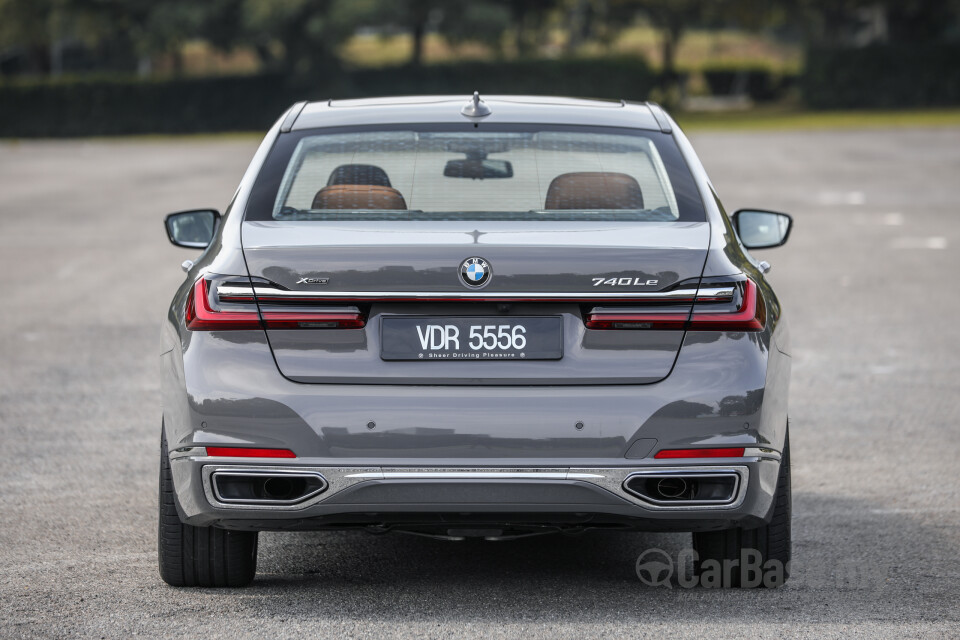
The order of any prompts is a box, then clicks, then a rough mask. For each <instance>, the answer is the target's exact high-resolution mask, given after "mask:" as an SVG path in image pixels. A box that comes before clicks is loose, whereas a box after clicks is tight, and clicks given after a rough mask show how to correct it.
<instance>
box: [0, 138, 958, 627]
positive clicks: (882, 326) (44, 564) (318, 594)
mask: <svg viewBox="0 0 960 640" xmlns="http://www.w3.org/2000/svg"><path fill="white" fill-rule="evenodd" d="M691 137H692V138H693V142H694V145H695V146H696V147H697V149H698V150H699V152H700V153H701V156H702V159H703V161H704V164H705V165H706V167H707V170H708V171H709V172H710V174H711V176H712V178H713V179H714V182H715V184H716V186H717V189H718V190H719V192H720V195H721V197H722V198H723V199H724V204H725V205H726V207H727V209H728V211H730V212H732V211H734V210H735V209H737V208H740V207H761V208H769V209H777V210H783V211H787V212H789V213H792V214H794V216H795V220H796V228H795V231H794V233H793V234H792V236H791V239H790V242H789V243H788V245H787V246H786V247H783V248H780V249H776V250H773V251H768V252H764V253H762V254H758V255H759V256H760V257H762V258H763V259H765V260H768V261H769V262H771V263H772V265H773V271H772V273H771V276H770V277H771V280H772V282H773V284H774V286H775V287H776V288H777V291H778V293H779V294H780V296H781V298H782V301H783V303H784V305H785V309H786V313H787V317H788V319H789V322H790V326H791V330H792V340H793V351H794V369H793V388H792V395H791V402H790V405H791V425H792V429H791V445H792V447H791V449H792V456H793V463H794V478H793V482H794V514H795V515H794V557H795V561H794V566H793V577H792V578H791V580H790V582H789V583H788V584H787V585H786V586H785V587H783V588H781V589H778V590H772V591H745V592H736V591H719V590H707V589H683V588H680V587H679V586H677V585H676V584H674V585H673V588H667V587H650V586H646V585H644V584H643V583H641V582H640V580H638V578H637V576H636V573H635V570H634V565H635V562H636V559H637V557H638V556H639V555H640V554H641V553H642V552H643V551H645V550H647V549H651V548H659V549H663V550H664V551H666V552H667V553H668V554H670V555H672V556H674V557H676V555H677V554H678V553H679V552H681V551H682V550H683V549H684V548H685V547H687V546H688V545H689V538H688V536H686V535H682V534H669V535H668V534H623V533H617V534H595V535H594V534H589V535H584V536H581V537H576V538H573V537H542V538H534V539H528V540H518V541H513V542H467V543H449V542H441V541H435V540H429V539H423V538H416V537H410V536H402V535H389V536H381V537H374V536H372V535H368V534H364V533H300V534H297V533H294V534H289V533H288V534H281V533H267V534H262V537H261V547H260V555H259V558H260V564H259V571H258V575H257V580H256V582H255V583H254V584H253V586H251V587H249V588H246V589H238V590H205V589H174V588H171V587H168V586H167V585H165V584H163V583H162V582H161V581H160V579H159V577H158V574H157V567H156V494H157V488H156V481H157V461H158V439H159V430H160V398H159V389H158V357H157V356H158V352H159V348H158V345H159V340H158V335H159V324H160V320H161V317H162V316H163V314H164V311H165V307H166V305H167V303H168V300H169V297H170V296H171V294H172V292H173V290H174V288H175V287H176V285H177V284H178V283H179V281H180V280H181V278H182V275H183V274H182V273H181V271H180V269H179V263H180V262H181V261H182V260H184V259H186V258H189V257H192V255H193V254H192V253H191V252H189V251H185V250H181V249H176V248H174V247H171V246H170V245H169V244H168V243H167V240H166V238H165V235H164V232H163V229H162V227H161V220H162V217H163V214H165V213H167V212H170V211H176V210H180V209H187V208H194V207H204V206H214V207H218V208H223V207H224V206H225V204H226V203H227V201H228V200H229V198H230V196H231V194H232V193H233V190H234V189H235V187H236V184H237V183H238V182H239V179H240V176H241V174H242V172H243V170H244V168H245V165H246V163H247V162H248V160H249V158H250V156H251V155H252V153H253V151H254V149H255V147H256V141H254V140H252V139H247V138H230V137H209V138H178V139H169V140H164V139H156V140H145V139H138V140H117V141H103V140H97V141H34V142H0V273H2V278H0V327H2V331H0V567H2V571H0V637H4V638H7V637H11V638H18V637H110V638H112V637H129V636H132V635H143V636H152V637H156V636H169V637H173V636H203V637H207V638H215V637H241V636H248V637H291V638H294V637H304V636H318V637H320V636H322V637H338V638H354V637H370V636H372V637H385V636H395V637H401V638H407V637H409V638H450V637H470V636H479V637H519V636H522V637H525V638H559V637H577V638H582V637H641V638H642V637H650V638H673V637H691V638H701V637H710V636H735V637H754V636H767V635H769V636H796V637H812V638H823V637H844V638H847V637H857V636H862V637H868V638H883V637H889V638H899V637H903V636H911V637H948V636H960V607H958V604H957V603H958V602H960V492H958V488H957V487H958V482H957V480H958V475H960V474H958V459H960V429H958V415H960V346H958V343H960V331H958V329H957V324H956V319H957V318H958V317H960V296H958V295H956V294H957V293H958V288H957V284H956V279H957V276H958V274H960V258H958V255H960V253H958V249H960V204H958V203H960V129H956V128H944V129H935V128H930V129H922V128H918V129H898V130H861V131H803V132H752V133H746V132H730V133H719V132H717V133H708V132H702V133H696V134H695V135H693V136H691Z"/></svg>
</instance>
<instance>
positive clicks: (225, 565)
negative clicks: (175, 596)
mask: <svg viewBox="0 0 960 640" xmlns="http://www.w3.org/2000/svg"><path fill="white" fill-rule="evenodd" d="M157 538H158V540H157V555H158V557H159V561H160V577H161V578H163V581H164V582H166V583H167V584H170V585H173V586H175V587H243V586H246V585H248V584H250V583H251V582H253V577H254V575H255V574H256V572H257V532H256V531H226V530H224V529H215V528H214V527H194V526H191V525H189V524H184V523H182V522H181V521H180V516H179V515H178V514H177V506H176V504H175V503H174V496H173V478H172V477H171V473H170V459H169V457H168V456H167V437H166V433H163V434H162V435H161V440H160V522H159V527H158V534H157Z"/></svg>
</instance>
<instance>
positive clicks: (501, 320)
mask: <svg viewBox="0 0 960 640" xmlns="http://www.w3.org/2000/svg"><path fill="white" fill-rule="evenodd" d="M504 326H505V327H507V329H506V331H505V332H504V331H501V329H500V328H501V327H504ZM437 327H439V329H437ZM448 327H455V328H456V332H453V331H452V330H451V329H448ZM474 327H479V334H480V335H479V336H477V335H475V334H474V335H471V330H472V329H473V328H474ZM487 327H493V330H492V331H490V330H489V329H487ZM515 327H522V331H521V330H517V329H515ZM491 337H492V338H494V340H495V344H494V346H493V347H488V345H489V344H490V342H491V340H490V338H491ZM521 337H522V340H520V339H518V338H521ZM478 338H479V343H480V347H479V348H473V347H472V346H471V345H476V344H478ZM508 343H509V345H508V346H507V347H503V346H502V345H504V344H508ZM521 344H522V346H521V347H520V348H517V345H521ZM380 358H381V359H382V360H385V361H419V362H434V361H442V362H452V361H464V360H466V361H471V362H474V361H487V362H502V361H504V360H512V361H529V360H534V361H537V360H541V361H542V360H561V359H562V358H563V318H562V317H561V316H558V315H557V316H429V315H425V316H406V315H404V316H399V315H398V316H384V317H382V318H381V320H380Z"/></svg>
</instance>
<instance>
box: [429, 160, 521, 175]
mask: <svg viewBox="0 0 960 640" xmlns="http://www.w3.org/2000/svg"><path fill="white" fill-rule="evenodd" d="M443 175H444V176H445V177H447V178H472V179H474V180H487V179H489V178H512V177H513V165H512V164H510V163H509V162H507V161H506V160H487V159H486V158H482V159H481V158H467V159H466V160H447V164H446V166H445V167H444V168H443Z"/></svg>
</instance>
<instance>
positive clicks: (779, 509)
mask: <svg viewBox="0 0 960 640" xmlns="http://www.w3.org/2000/svg"><path fill="white" fill-rule="evenodd" d="M773 502H774V505H773V516H772V517H771V518H770V522H769V523H767V524H766V525H764V526H762V527H758V528H756V529H740V528H737V529H727V530H725V531H709V532H703V533H694V534H693V549H694V551H696V552H697V555H698V560H697V562H695V563H694V572H695V573H696V575H697V576H698V577H699V578H700V584H701V585H704V586H717V587H720V586H722V587H734V588H757V587H768V588H770V587H779V586H781V585H782V584H783V583H784V582H786V581H787V578H789V577H790V544H791V543H790V537H791V531H790V517H791V509H792V503H791V497H790V434H789V432H788V433H787V436H786V439H785V440H784V444H783V455H782V456H781V458H780V473H779V475H778V477H777V492H776V494H775V495H774V499H773ZM745 554H748V555H747V556H745ZM745 560H749V562H745ZM711 561H714V562H715V563H718V564H719V567H720V571H719V574H718V572H717V568H718V564H715V563H714V562H711ZM725 563H726V565H725ZM734 563H736V564H734ZM746 564H752V566H753V568H756V567H757V566H759V567H761V568H762V571H760V572H758V571H755V570H752V569H751V567H747V566H744V565H746ZM725 566H726V567H729V570H727V569H724V567H725ZM717 577H720V578H721V580H720V581H717V580H716V578H717ZM708 578H710V580H708Z"/></svg>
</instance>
